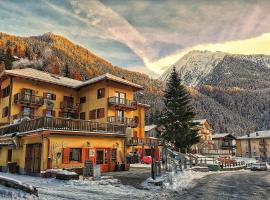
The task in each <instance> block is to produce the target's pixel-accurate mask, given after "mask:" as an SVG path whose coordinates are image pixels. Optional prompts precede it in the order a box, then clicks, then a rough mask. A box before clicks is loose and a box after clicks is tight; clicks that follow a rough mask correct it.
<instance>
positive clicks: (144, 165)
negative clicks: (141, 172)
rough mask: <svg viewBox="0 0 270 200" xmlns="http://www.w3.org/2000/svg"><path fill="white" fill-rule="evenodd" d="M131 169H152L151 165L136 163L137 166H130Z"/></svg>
mask: <svg viewBox="0 0 270 200" xmlns="http://www.w3.org/2000/svg"><path fill="white" fill-rule="evenodd" d="M130 167H138V168H151V165H150V164H149V165H147V164H142V163H135V164H130Z"/></svg>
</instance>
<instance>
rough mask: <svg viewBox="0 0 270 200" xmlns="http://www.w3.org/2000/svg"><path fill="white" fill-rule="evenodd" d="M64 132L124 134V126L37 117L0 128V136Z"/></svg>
mask: <svg viewBox="0 0 270 200" xmlns="http://www.w3.org/2000/svg"><path fill="white" fill-rule="evenodd" d="M40 129H45V130H65V131H82V132H95V133H101V134H102V133H116V134H124V133H125V126H124V125H116V124H112V123H99V122H93V121H86V120H77V119H65V118H55V117H39V118H36V119H31V120H25V121H22V122H20V123H18V124H11V125H7V126H3V127H1V128H0V135H4V134H9V133H23V132H28V131H34V130H40Z"/></svg>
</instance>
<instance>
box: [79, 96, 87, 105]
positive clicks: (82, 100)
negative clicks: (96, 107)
mask: <svg viewBox="0 0 270 200" xmlns="http://www.w3.org/2000/svg"><path fill="white" fill-rule="evenodd" d="M83 103H86V96H84V97H80V104H83Z"/></svg>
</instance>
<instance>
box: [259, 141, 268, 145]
mask: <svg viewBox="0 0 270 200" xmlns="http://www.w3.org/2000/svg"><path fill="white" fill-rule="evenodd" d="M259 144H260V145H261V146H266V145H267V143H266V141H265V140H261V141H260V142H259Z"/></svg>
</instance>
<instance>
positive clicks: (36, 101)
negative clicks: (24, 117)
mask: <svg viewBox="0 0 270 200" xmlns="http://www.w3.org/2000/svg"><path fill="white" fill-rule="evenodd" d="M14 103H16V104H20V105H23V106H29V107H39V106H42V105H43V104H44V99H43V97H41V96H36V95H29V94H24V93H17V94H15V95H14Z"/></svg>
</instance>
